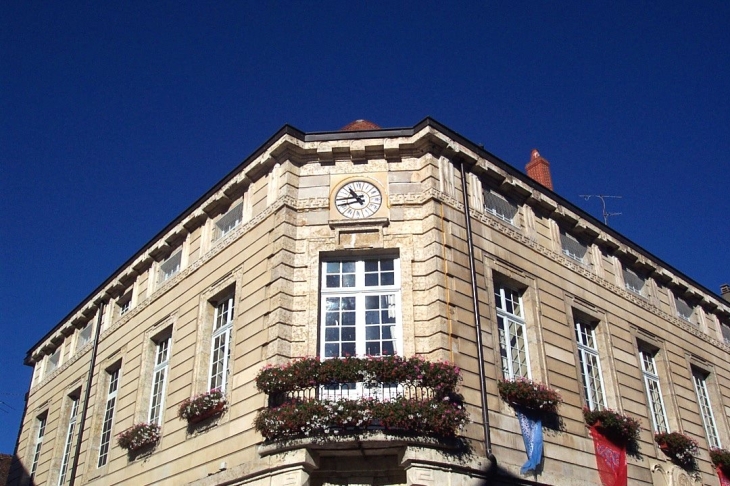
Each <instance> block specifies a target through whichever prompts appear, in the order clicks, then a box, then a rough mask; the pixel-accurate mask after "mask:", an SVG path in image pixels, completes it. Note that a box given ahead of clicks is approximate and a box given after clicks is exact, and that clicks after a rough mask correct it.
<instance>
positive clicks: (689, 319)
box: [674, 295, 694, 322]
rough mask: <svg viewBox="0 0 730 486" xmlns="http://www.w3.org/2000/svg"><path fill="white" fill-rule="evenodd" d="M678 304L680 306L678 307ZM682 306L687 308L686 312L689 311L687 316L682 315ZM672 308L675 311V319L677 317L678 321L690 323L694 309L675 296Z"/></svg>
mask: <svg viewBox="0 0 730 486" xmlns="http://www.w3.org/2000/svg"><path fill="white" fill-rule="evenodd" d="M680 304H682V305H680ZM683 306H686V307H687V310H688V311H689V315H684V314H683V313H682V310H681V308H682V307H683ZM674 307H675V308H676V310H677V317H679V318H680V319H682V320H685V321H687V322H692V316H693V315H694V309H693V308H692V306H691V305H689V302H687V301H686V300H684V299H683V298H682V297H680V296H678V295H675V296H674Z"/></svg>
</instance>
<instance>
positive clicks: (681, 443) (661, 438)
mask: <svg viewBox="0 0 730 486" xmlns="http://www.w3.org/2000/svg"><path fill="white" fill-rule="evenodd" d="M654 441H655V442H656V443H657V445H658V446H659V448H660V449H661V450H662V452H664V453H665V454H666V455H667V456H669V457H670V458H671V459H672V461H674V462H675V463H676V464H678V465H679V466H681V467H683V468H684V469H687V470H694V469H696V466H697V464H696V462H695V456H696V455H697V454H698V453H699V447H698V445H697V441H695V440H694V439H692V438H690V437H687V436H686V435H684V434H682V433H680V432H660V433H657V434H654Z"/></svg>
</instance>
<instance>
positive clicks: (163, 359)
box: [148, 336, 171, 425]
mask: <svg viewBox="0 0 730 486" xmlns="http://www.w3.org/2000/svg"><path fill="white" fill-rule="evenodd" d="M170 340H171V338H170V337H169V336H168V337H165V338H163V339H160V340H159V342H158V343H157V345H156V346H155V368H154V370H153V375H152V395H151V396H150V413H149V418H148V422H149V423H152V424H157V425H162V413H163V411H164V403H165V390H166V388H167V370H168V367H169V366H168V365H169V363H170Z"/></svg>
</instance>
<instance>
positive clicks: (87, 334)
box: [76, 322, 92, 351]
mask: <svg viewBox="0 0 730 486" xmlns="http://www.w3.org/2000/svg"><path fill="white" fill-rule="evenodd" d="M91 327H92V326H91V322H88V323H86V326H84V328H83V329H81V330H80V331H79V337H78V339H77V341H76V351H78V350H80V349H81V348H83V347H84V346H85V345H86V343H88V342H89V341H90V340H91Z"/></svg>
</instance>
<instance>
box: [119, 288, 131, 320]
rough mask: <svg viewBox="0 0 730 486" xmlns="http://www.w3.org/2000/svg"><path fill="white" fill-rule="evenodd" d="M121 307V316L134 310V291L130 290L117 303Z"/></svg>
mask: <svg viewBox="0 0 730 486" xmlns="http://www.w3.org/2000/svg"><path fill="white" fill-rule="evenodd" d="M117 306H118V307H119V316H123V315H124V314H126V313H127V312H129V310H130V309H131V308H132V291H131V290H130V291H129V292H127V293H126V294H124V295H123V296H121V297H120V298H119V300H118V301H117Z"/></svg>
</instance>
